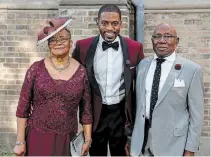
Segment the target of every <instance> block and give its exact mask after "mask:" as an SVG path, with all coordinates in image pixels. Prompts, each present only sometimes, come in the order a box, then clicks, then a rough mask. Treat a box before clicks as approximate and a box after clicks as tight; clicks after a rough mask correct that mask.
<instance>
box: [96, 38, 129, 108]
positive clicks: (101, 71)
mask: <svg viewBox="0 0 211 157" xmlns="http://www.w3.org/2000/svg"><path fill="white" fill-rule="evenodd" d="M103 41H104V39H103V38H102V36H100V37H99V42H98V45H97V49H96V52H95V56H94V75H95V78H96V81H97V83H98V85H99V88H100V92H101V96H102V103H103V104H107V105H112V104H117V103H119V102H120V101H121V100H122V99H123V98H124V97H125V89H124V88H123V87H124V78H123V54H122V48H121V44H120V38H119V37H117V38H116V39H115V40H114V41H113V42H116V41H117V42H119V48H118V51H116V50H114V49H113V48H108V49H107V50H105V51H103V49H102V42H103Z"/></svg>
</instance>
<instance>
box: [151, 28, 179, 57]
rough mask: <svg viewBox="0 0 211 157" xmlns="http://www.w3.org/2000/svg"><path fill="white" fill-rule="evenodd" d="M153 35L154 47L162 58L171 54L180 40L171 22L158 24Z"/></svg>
mask: <svg viewBox="0 0 211 157" xmlns="http://www.w3.org/2000/svg"><path fill="white" fill-rule="evenodd" d="M162 36H163V37H162ZM153 37H155V38H153ZM153 37H152V44H153V49H154V51H155V53H156V54H157V56H158V57H160V58H164V57H167V56H169V55H171V54H172V53H173V52H174V51H175V50H176V47H177V45H178V42H179V38H177V33H176V30H175V28H174V27H173V26H171V25H169V24H160V25H158V26H157V27H156V28H155V31H154V34H153ZM156 37H157V38H156Z"/></svg>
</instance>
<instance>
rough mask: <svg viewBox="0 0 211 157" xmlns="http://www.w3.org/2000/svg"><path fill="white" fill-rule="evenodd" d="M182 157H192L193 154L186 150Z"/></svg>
mask: <svg viewBox="0 0 211 157" xmlns="http://www.w3.org/2000/svg"><path fill="white" fill-rule="evenodd" d="M184 156H194V152H190V151H188V150H185V151H184Z"/></svg>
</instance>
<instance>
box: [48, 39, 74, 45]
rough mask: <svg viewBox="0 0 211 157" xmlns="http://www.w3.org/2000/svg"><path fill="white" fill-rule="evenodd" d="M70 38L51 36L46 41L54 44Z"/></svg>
mask: <svg viewBox="0 0 211 157" xmlns="http://www.w3.org/2000/svg"><path fill="white" fill-rule="evenodd" d="M69 39H70V38H51V39H49V41H48V43H49V44H50V45H56V44H57V43H58V42H60V43H65V42H67V41H68V40H69Z"/></svg>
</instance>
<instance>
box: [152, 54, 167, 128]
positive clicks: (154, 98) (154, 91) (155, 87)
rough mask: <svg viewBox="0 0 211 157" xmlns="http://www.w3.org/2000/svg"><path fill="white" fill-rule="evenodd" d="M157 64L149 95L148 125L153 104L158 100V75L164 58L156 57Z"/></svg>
mask: <svg viewBox="0 0 211 157" xmlns="http://www.w3.org/2000/svg"><path fill="white" fill-rule="evenodd" d="M156 60H157V66H156V69H155V72H154V78H153V83H152V91H151V97H150V125H151V121H152V112H153V110H154V107H155V104H156V102H157V100H158V90H159V84H160V75H161V64H162V63H163V62H164V61H165V59H162V58H157V59H156Z"/></svg>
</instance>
